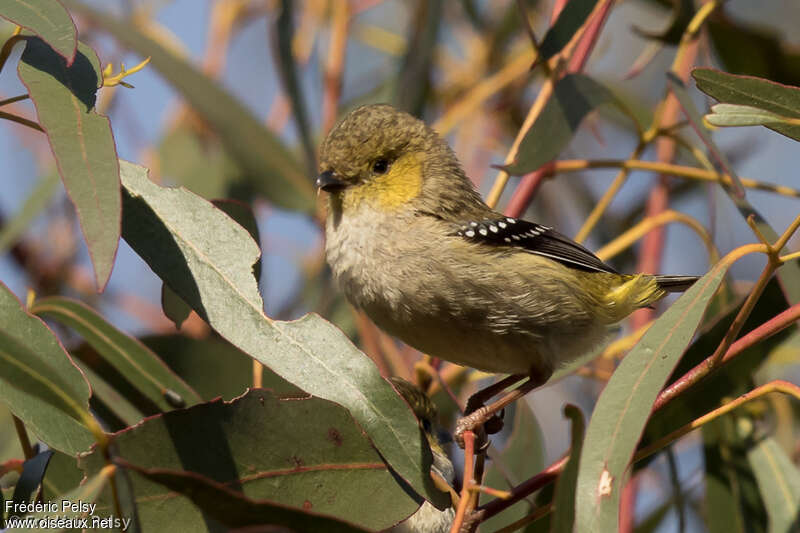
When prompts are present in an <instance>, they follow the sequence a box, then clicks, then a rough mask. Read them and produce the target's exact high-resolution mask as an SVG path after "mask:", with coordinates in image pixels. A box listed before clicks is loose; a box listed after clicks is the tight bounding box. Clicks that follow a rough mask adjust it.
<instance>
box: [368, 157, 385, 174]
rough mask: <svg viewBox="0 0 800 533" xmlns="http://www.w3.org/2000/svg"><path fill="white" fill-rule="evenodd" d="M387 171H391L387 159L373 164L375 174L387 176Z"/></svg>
mask: <svg viewBox="0 0 800 533" xmlns="http://www.w3.org/2000/svg"><path fill="white" fill-rule="evenodd" d="M387 170H389V161H387V160H386V159H378V160H377V161H375V162H374V163H372V171H373V172H374V173H375V174H386V171H387Z"/></svg>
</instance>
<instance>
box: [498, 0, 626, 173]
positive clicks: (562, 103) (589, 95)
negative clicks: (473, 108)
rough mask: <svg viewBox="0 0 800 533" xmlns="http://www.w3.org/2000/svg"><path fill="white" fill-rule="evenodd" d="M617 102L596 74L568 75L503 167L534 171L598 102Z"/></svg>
mask: <svg viewBox="0 0 800 533" xmlns="http://www.w3.org/2000/svg"><path fill="white" fill-rule="evenodd" d="M576 2H577V0H573V1H572V2H570V3H569V4H567V5H568V6H569V5H572V4H573V3H576ZM559 20H560V19H559ZM616 102H617V99H616V97H615V96H614V94H613V93H612V92H611V91H609V90H608V89H607V88H606V87H604V86H603V85H602V84H600V83H598V82H596V81H595V80H593V79H592V78H590V77H588V76H585V75H583V74H569V75H567V76H564V78H562V79H561V80H560V81H559V82H558V83H557V84H556V86H555V88H554V89H553V96H552V97H551V98H550V100H548V102H547V104H546V105H545V107H544V109H543V110H542V113H541V115H539V118H538V119H536V122H534V123H533V126H531V128H530V129H529V130H528V133H526V134H525V138H524V139H522V143H521V144H520V147H519V155H517V159H516V160H515V161H514V162H513V163H512V164H510V165H508V166H506V167H502V168H503V169H504V170H505V171H506V172H508V173H509V174H513V175H515V176H518V175H522V174H527V173H528V172H533V171H534V170H536V169H537V168H539V167H541V166H542V165H544V164H545V163H548V162H550V161H552V160H553V159H555V158H556V157H557V156H558V154H560V153H561V151H562V150H563V149H564V148H566V146H567V144H569V141H570V140H571V139H572V137H573V136H574V135H575V132H576V131H577V129H578V127H579V126H580V124H581V121H583V119H584V117H586V115H588V114H589V113H590V112H591V111H592V110H594V109H595V108H597V107H598V106H601V105H604V104H609V103H616Z"/></svg>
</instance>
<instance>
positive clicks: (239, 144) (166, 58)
mask: <svg viewBox="0 0 800 533" xmlns="http://www.w3.org/2000/svg"><path fill="white" fill-rule="evenodd" d="M64 3H65V4H66V5H67V7H68V8H69V9H70V10H71V11H72V12H73V13H76V14H79V15H81V16H83V17H86V18H87V19H88V20H89V21H91V22H93V23H94V24H97V26H99V27H101V28H103V29H105V30H107V31H108V32H110V33H111V34H112V35H113V36H114V37H115V38H116V39H117V40H118V41H119V42H120V43H122V44H123V45H125V46H128V47H130V48H131V49H133V50H134V51H136V52H137V53H139V54H140V55H141V56H143V57H151V58H152V60H151V62H150V64H151V65H152V66H153V68H155V69H156V70H158V71H159V73H161V75H162V76H164V78H165V79H166V80H167V81H168V82H169V83H171V84H172V85H173V86H174V87H175V88H176V89H177V90H178V91H179V92H180V93H181V94H182V95H183V97H184V98H186V100H187V102H188V103H189V105H190V106H191V107H192V109H193V111H194V112H196V113H197V114H198V115H199V116H200V117H201V118H203V119H204V120H205V121H206V122H207V123H208V124H209V125H211V127H212V128H213V129H214V130H215V131H216V133H217V134H218V135H219V138H220V140H221V141H222V143H223V145H224V146H225V148H226V150H227V151H228V152H229V153H230V155H231V157H232V158H233V159H234V160H235V161H236V162H237V163H238V165H239V167H240V168H241V170H242V171H243V173H244V175H245V176H246V177H247V179H249V180H251V181H252V183H253V185H254V186H255V187H256V188H258V190H259V191H260V192H261V193H262V194H264V195H265V196H266V197H267V198H268V199H269V200H270V201H271V202H273V203H275V204H276V205H278V206H281V207H284V208H286V209H295V210H300V211H304V212H311V211H312V210H313V207H314V188H313V186H312V180H311V177H310V176H307V175H305V171H304V170H303V169H302V167H300V165H299V164H298V162H297V160H296V158H295V157H294V156H293V155H292V154H291V152H290V151H289V150H288V149H287V148H286V147H285V146H284V145H283V143H282V142H281V140H280V139H279V138H278V137H277V136H276V135H274V134H273V133H272V132H270V131H269V130H268V129H267V128H266V127H265V126H264V125H263V124H261V122H259V120H258V119H257V118H256V117H255V116H254V115H253V114H252V113H251V112H250V111H248V110H247V109H245V107H244V106H243V105H242V104H241V102H239V101H238V100H237V99H236V98H235V97H234V96H232V95H231V94H230V93H228V92H227V91H226V90H224V89H223V88H222V87H221V86H220V85H219V83H217V82H216V81H215V80H212V79H211V78H209V77H207V76H205V75H204V74H202V73H201V72H200V71H199V70H198V69H197V68H196V67H194V66H193V65H191V64H190V63H188V62H186V61H185V60H183V59H181V58H179V57H177V56H176V55H175V54H174V53H173V52H172V51H170V50H167V49H166V48H164V47H163V46H161V45H160V44H159V43H157V42H156V41H154V40H153V39H151V38H150V37H148V36H147V35H145V34H144V33H142V32H141V31H139V30H138V29H137V28H136V27H135V26H132V25H131V24H128V23H127V22H125V21H121V20H118V19H116V18H114V17H112V16H110V15H107V14H105V13H103V12H101V11H99V10H96V9H94V8H92V7H89V6H87V5H86V4H84V3H82V2H79V1H77V0H64Z"/></svg>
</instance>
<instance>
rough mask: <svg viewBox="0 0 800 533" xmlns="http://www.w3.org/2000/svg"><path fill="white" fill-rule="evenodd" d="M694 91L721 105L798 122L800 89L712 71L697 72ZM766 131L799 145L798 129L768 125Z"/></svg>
mask: <svg viewBox="0 0 800 533" xmlns="http://www.w3.org/2000/svg"><path fill="white" fill-rule="evenodd" d="M692 77H694V79H695V81H696V82H697V88H698V89H700V90H701V91H703V92H704V93H706V94H707V95H709V96H711V97H713V98H715V99H717V100H718V101H720V102H721V103H724V104H738V105H746V106H751V107H756V108H758V109H763V110H765V111H769V112H771V113H775V114H777V115H780V116H784V117H790V118H800V88H798V87H792V86H789V85H782V84H780V83H775V82H774V81H770V80H765V79H762V78H755V77H752V76H737V75H734V74H728V73H727V72H721V71H719V70H714V69H711V68H696V69H694V70H693V71H692ZM767 127H768V128H769V129H771V130H774V131H777V132H778V133H780V134H782V135H786V136H787V137H790V138H792V139H794V140H796V141H800V126H796V125H788V124H770V125H768V126H767Z"/></svg>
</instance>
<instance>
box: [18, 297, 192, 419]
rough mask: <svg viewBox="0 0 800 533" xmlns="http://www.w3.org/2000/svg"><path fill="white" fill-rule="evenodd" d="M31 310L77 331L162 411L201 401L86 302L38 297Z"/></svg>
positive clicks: (139, 344)
mask: <svg viewBox="0 0 800 533" xmlns="http://www.w3.org/2000/svg"><path fill="white" fill-rule="evenodd" d="M30 311H31V313H33V314H36V315H39V316H47V317H50V318H52V319H54V320H57V321H58V322H60V323H62V324H64V325H66V326H69V327H70V328H72V329H74V330H75V331H76V332H78V333H79V334H80V335H81V337H83V338H84V339H86V342H88V343H89V344H90V345H91V346H92V348H94V349H95V350H96V351H97V352H98V353H99V354H100V355H101V356H102V357H103V359H105V360H106V361H107V362H108V363H110V364H111V365H112V366H113V367H114V368H115V369H117V371H118V372H119V373H120V374H122V375H123V376H124V377H125V379H126V380H128V381H129V382H130V383H131V384H133V385H134V386H135V387H136V388H137V389H138V390H139V391H140V392H141V393H142V394H143V395H144V396H146V397H147V398H149V399H150V400H151V401H152V402H153V403H154V404H156V405H157V406H158V408H159V409H161V410H162V411H169V410H170V409H174V408H175V407H182V406H183V405H184V404H185V405H193V404H195V403H198V402H200V401H201V398H200V396H199V395H198V394H197V393H196V392H195V391H193V390H192V388H191V387H189V386H188V385H187V384H186V383H184V381H183V380H182V379H180V378H179V377H178V376H176V375H175V374H174V373H173V372H172V371H170V369H169V367H167V365H165V364H164V362H163V361H161V360H160V359H159V358H158V356H157V355H156V354H154V353H153V352H151V351H150V350H148V349H147V347H145V346H144V345H143V344H142V343H140V342H139V341H138V340H136V339H135V338H133V337H129V336H128V335H126V334H124V333H123V332H121V331H120V330H118V329H117V328H115V327H114V326H112V325H111V324H110V323H108V322H107V321H106V320H105V319H104V318H103V317H102V316H100V315H99V314H98V313H97V312H95V311H94V310H93V309H91V308H89V307H88V306H86V305H85V304H84V303H82V302H79V301H77V300H70V299H69V298H62V297H58V296H56V297H51V298H43V299H41V300H37V301H36V303H35V304H34V305H33V307H31V309H30ZM173 395H177V398H180V399H181V400H182V401H181V402H180V405H176V404H175V402H174V400H172V399H170V398H172V397H173Z"/></svg>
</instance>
